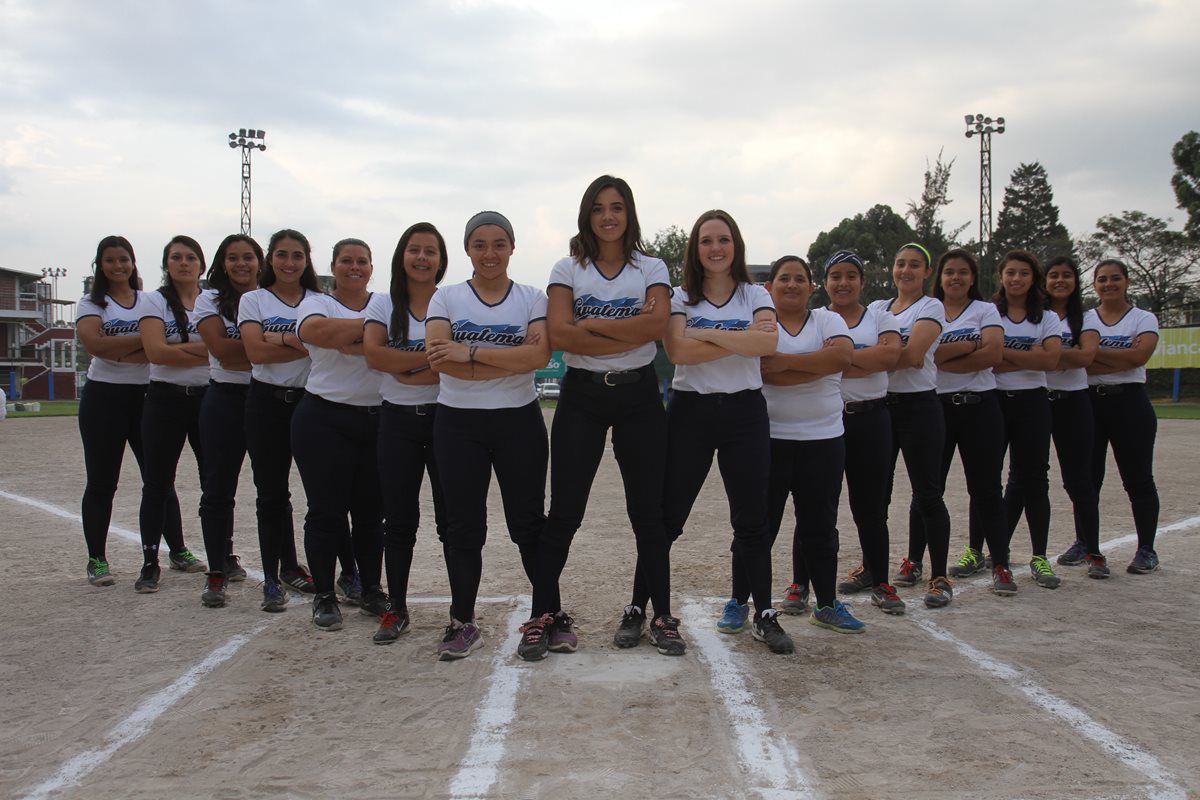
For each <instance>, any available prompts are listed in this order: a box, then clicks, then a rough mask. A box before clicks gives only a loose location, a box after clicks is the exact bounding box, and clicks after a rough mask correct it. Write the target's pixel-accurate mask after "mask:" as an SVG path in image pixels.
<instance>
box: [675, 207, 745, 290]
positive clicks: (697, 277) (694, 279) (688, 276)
mask: <svg viewBox="0 0 1200 800" xmlns="http://www.w3.org/2000/svg"><path fill="white" fill-rule="evenodd" d="M714 219H716V220H720V221H721V222H724V223H725V224H726V225H728V226H729V233H730V234H731V235H732V236H733V263H732V264H730V265H729V274H730V276H731V277H732V278H733V280H734V283H736V284H739V285H740V284H743V283H752V281H751V280H750V271H749V270H748V269H747V268H746V242H745V241H744V240H743V239H742V232H741V231H740V230H739V229H738V226H737V223H736V222H734V221H733V217H731V216H729V213H728V212H726V211H722V210H721V209H719V208H714V209H712V210H711V211H705V212H704V213H703V214H701V215H700V218H699V219H697V220H696V224H695V225H693V226H692V232H691V234H689V235H688V241H687V250H686V251H685V252H684V254H683V279H682V281H681V283H682V284H683V289H684V291H686V292H687V297H688V299H687V303H686V305H689V306H694V305H696V304H697V303H699V302H700V300H701V299H703V297H704V266H703V265H702V264H701V263H700V226H701V225H703V224H704V223H706V222H708V221H710V220H714Z"/></svg>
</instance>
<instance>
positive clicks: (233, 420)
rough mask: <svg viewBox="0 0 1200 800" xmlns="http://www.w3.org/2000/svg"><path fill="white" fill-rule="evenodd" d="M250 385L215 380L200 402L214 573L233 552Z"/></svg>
mask: <svg viewBox="0 0 1200 800" xmlns="http://www.w3.org/2000/svg"><path fill="white" fill-rule="evenodd" d="M249 389H250V387H249V385H247V384H239V383H217V382H215V381H214V382H212V383H210V384H209V386H208V390H207V391H206V392H205V393H204V401H203V402H202V403H201V404H200V451H201V452H202V453H203V454H204V461H203V468H204V492H203V494H202V495H201V496H200V529H201V530H202V531H203V532H204V549H205V551H206V554H207V556H208V566H209V569H210V570H211V571H213V572H224V570H225V565H226V564H227V563H228V561H229V557H230V555H232V553H233V507H234V503H235V498H236V496H237V487H238V478H239V477H240V476H241V473H242V462H243V461H245V459H246V433H245V427H246V395H247V393H248V392H249Z"/></svg>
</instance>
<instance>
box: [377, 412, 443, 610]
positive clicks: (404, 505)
mask: <svg viewBox="0 0 1200 800" xmlns="http://www.w3.org/2000/svg"><path fill="white" fill-rule="evenodd" d="M436 411H437V405H436V404H432V403H430V404H426V405H420V406H400V405H393V404H391V403H388V402H384V404H383V407H382V409H381V410H380V414H379V453H378V458H379V483H380V486H381V488H382V490H383V558H384V565H385V570H386V572H387V590H388V596H389V597H391V599H392V602H393V604H394V606H395V607H396V608H404V607H406V606H405V604H406V602H407V599H408V577H409V573H410V572H411V571H412V560H413V548H414V547H415V546H416V544H417V529H418V528H420V527H421V483H422V482H423V481H424V479H425V473H426V472H428V473H429V486H430V489H432V490H433V519H434V526H435V529H436V530H437V537H438V541H439V542H441V543H442V558H443V561H446V560H448V549H447V546H446V501H445V499H444V498H443V497H442V484H441V481H440V480H439V479H438V471H437V461H436V460H435V459H434V457H433V420H434V416H435V414H436Z"/></svg>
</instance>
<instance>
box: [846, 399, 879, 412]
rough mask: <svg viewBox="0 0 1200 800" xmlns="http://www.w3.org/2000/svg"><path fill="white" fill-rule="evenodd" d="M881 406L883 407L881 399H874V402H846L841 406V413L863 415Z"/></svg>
mask: <svg viewBox="0 0 1200 800" xmlns="http://www.w3.org/2000/svg"><path fill="white" fill-rule="evenodd" d="M881 405H883V398H882V397H876V398H875V399H874V400H847V401H846V402H845V403H843V404H842V413H844V414H865V413H866V412H868V411H870V410H872V409H875V408H879V407H880V406H881Z"/></svg>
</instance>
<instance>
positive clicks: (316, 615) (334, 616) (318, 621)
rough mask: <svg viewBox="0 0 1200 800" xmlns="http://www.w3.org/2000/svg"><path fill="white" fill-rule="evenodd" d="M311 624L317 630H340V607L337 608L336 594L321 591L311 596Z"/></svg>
mask: <svg viewBox="0 0 1200 800" xmlns="http://www.w3.org/2000/svg"><path fill="white" fill-rule="evenodd" d="M312 609H313V611H312V615H313V625H316V626H317V630H319V631H340V630H341V629H342V609H340V608H338V601H337V595H336V594H334V593H333V592H322V593H321V594H319V595H317V596H316V597H314V598H313V604H312Z"/></svg>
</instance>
